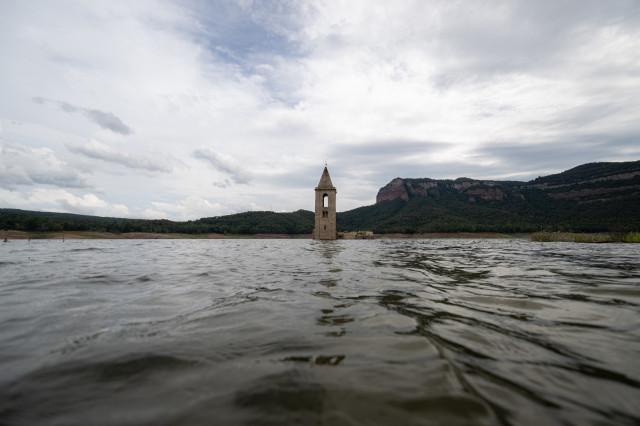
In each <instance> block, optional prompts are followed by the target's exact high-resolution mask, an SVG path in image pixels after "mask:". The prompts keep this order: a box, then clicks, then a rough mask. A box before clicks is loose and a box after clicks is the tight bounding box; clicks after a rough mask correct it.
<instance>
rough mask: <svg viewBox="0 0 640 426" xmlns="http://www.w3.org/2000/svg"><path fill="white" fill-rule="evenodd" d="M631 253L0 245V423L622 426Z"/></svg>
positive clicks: (205, 243)
mask: <svg viewBox="0 0 640 426" xmlns="http://www.w3.org/2000/svg"><path fill="white" fill-rule="evenodd" d="M638 360H640V245H622V244H606V245H580V244H570V243H545V244H540V243H530V242H527V241H520V240H373V241H309V240H126V241H122V240H67V241H65V242H62V241H59V240H40V241H31V242H28V241H10V242H9V243H4V244H2V246H0V424H7V425H13V424H28V425H39V424H43V425H44V424H46V425H86V424H96V425H173V424H185V425H190V424H193V425H199V424H202V425H210V424H314V425H317V424H320V425H371V424H398V425H400V424H402V425H430V424H434V425H437V424H447V425H452V424H453V425H455V424H468V425H482V424H487V425H494V424H496V425H510V424H513V425H519V424H523V425H528V424H531V425H534V424H536V425H537V424H547V425H553V424H576V425H584V424H638V423H640V404H639V403H638V401H640V363H639V362H638Z"/></svg>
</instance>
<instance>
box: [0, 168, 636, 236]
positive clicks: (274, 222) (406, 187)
mask: <svg viewBox="0 0 640 426" xmlns="http://www.w3.org/2000/svg"><path fill="white" fill-rule="evenodd" d="M310 191H311V190H310ZM312 195H313V194H312V192H310V202H309V204H312V202H313V197H312ZM337 222H338V231H358V230H372V231H374V232H375V233H379V234H383V233H398V232H399V233H423V232H533V231H539V230H549V231H575V232H599V231H610V232H616V231H620V232H626V231H638V230H640V161H632V162H623V163H590V164H584V165H581V166H578V167H575V168H573V169H570V170H567V171H565V172H562V173H558V174H554V175H550V176H545V177H539V178H537V179H534V180H532V181H529V182H518V181H493V180H475V179H469V178H458V179H455V180H448V179H441V180H436V179H428V178H422V179H402V178H396V179H394V180H392V181H391V182H389V184H387V185H386V186H384V187H383V188H381V189H380V191H379V192H378V196H377V197H376V204H374V205H371V206H366V207H360V208H357V209H354V210H350V211H346V212H342V213H338V216H337ZM313 226H314V214H313V212H311V211H307V210H298V211H296V212H292V213H274V212H244V213H238V214H233V215H228V216H219V217H209V218H202V219H198V220H193V221H186V222H174V221H169V220H142V219H124V218H108V217H98V216H84V215H76V214H68V213H45V212H33V211H24V210H16V209H0V229H4V230H9V229H10V230H18V231H36V232H38V231H43V232H46V231H61V230H67V231H102V232H113V233H122V232H156V233H187V234H206V233H219V234H225V233H227V234H310V233H311V232H312V230H313Z"/></svg>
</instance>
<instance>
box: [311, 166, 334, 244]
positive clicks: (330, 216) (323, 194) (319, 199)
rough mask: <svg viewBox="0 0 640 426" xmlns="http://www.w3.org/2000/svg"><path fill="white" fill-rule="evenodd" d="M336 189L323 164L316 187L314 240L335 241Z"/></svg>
mask: <svg viewBox="0 0 640 426" xmlns="http://www.w3.org/2000/svg"><path fill="white" fill-rule="evenodd" d="M336 192H337V191H336V188H335V187H334V186H333V184H332V183H331V177H330V176H329V170H327V166H326V164H325V166H324V171H323V172H322V177H321V178H320V183H319V184H318V186H317V187H316V227H315V229H314V230H313V239H314V240H335V239H336V237H337V233H336Z"/></svg>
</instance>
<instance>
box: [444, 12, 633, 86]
mask: <svg viewBox="0 0 640 426" xmlns="http://www.w3.org/2000/svg"><path fill="white" fill-rule="evenodd" d="M447 14H451V16H444V18H443V22H444V25H443V27H442V29H441V31H440V33H439V35H438V39H439V46H440V50H441V53H442V54H445V55H450V54H451V55H453V57H454V58H463V60H462V62H459V61H457V62H458V63H457V65H454V66H453V67H450V68H447V69H444V70H443V71H442V73H441V74H440V75H438V76H436V77H435V78H434V84H435V86H436V87H439V88H443V89H446V88H447V87H449V86H451V85H455V84H457V83H459V82H462V81H469V80H476V79H486V78H492V77H495V76H500V75H502V74H505V73H520V72H531V71H535V70H536V69H544V70H546V71H549V67H554V68H555V69H556V70H558V69H562V65H561V64H564V63H566V62H571V61H574V60H575V58H576V55H577V54H580V53H579V51H580V49H581V48H583V47H584V46H585V45H586V44H587V43H589V42H590V40H592V39H593V37H594V36H595V35H596V34H597V33H598V31H599V30H600V29H605V28H607V29H613V28H617V29H629V30H632V31H635V29H637V27H638V25H640V20H639V18H638V17H640V3H639V2H637V1H633V0H628V1H618V2H602V1H598V0H585V1H580V2H558V1H555V2H548V1H538V2H531V1H523V0H521V1H511V2H501V1H498V2H496V1H493V0H489V1H481V2H473V3H472V4H470V7H468V8H466V9H463V10H461V9H460V8H452V9H450V10H449V11H447V12H445V15H447ZM454 14H455V16H454ZM478 17H485V18H480V19H479V18H478ZM489 17H490V19H489ZM603 65H606V64H603Z"/></svg>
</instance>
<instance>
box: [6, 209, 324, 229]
mask: <svg viewBox="0 0 640 426" xmlns="http://www.w3.org/2000/svg"><path fill="white" fill-rule="evenodd" d="M313 226H314V214H313V213H312V212H310V211H305V210H298V211H296V212H293V213H274V212H244V213H238V214H233V215H228V216H219V217H209V218H202V219H198V220H189V221H185V222H175V221H171V220H166V219H154V220H145V219H124V218H113V217H98V216H86V215H77V214H67V213H48V212H36V211H25V210H16V209H0V229H3V230H16V231H28V232H60V231H94V232H111V233H115V234H120V233H126V232H149V233H161V234H162V233H180V234H310V233H311V232H312V231H313Z"/></svg>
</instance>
